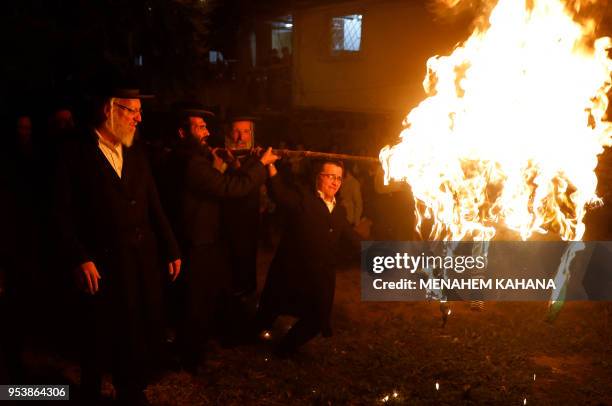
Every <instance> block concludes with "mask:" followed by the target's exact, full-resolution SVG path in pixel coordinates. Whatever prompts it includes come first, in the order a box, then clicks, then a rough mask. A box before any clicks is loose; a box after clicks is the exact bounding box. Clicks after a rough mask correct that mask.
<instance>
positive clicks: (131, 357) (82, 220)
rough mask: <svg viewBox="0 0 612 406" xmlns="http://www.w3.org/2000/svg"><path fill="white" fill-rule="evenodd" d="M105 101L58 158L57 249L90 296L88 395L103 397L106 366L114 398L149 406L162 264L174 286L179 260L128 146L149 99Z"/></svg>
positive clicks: (119, 95) (124, 92)
mask: <svg viewBox="0 0 612 406" xmlns="http://www.w3.org/2000/svg"><path fill="white" fill-rule="evenodd" d="M104 96H105V97H104V98H103V100H101V102H100V104H101V105H100V106H99V111H98V112H99V116H98V119H97V121H96V122H95V123H94V124H95V126H94V129H93V130H91V131H90V132H88V133H86V134H83V135H82V137H81V138H79V139H78V140H74V141H73V142H70V143H68V144H67V145H66V146H65V148H64V150H63V151H62V154H61V157H60V160H59V168H58V176H57V185H56V191H57V196H56V198H57V202H56V206H57V207H56V209H57V220H58V230H59V237H60V238H59V243H60V251H61V253H62V256H63V258H64V260H65V261H66V263H67V264H68V265H69V266H71V267H72V268H74V269H76V275H77V277H78V278H79V281H80V283H81V286H82V287H83V289H84V291H85V292H86V296H85V297H84V303H83V307H82V309H81V310H82V315H81V317H82V320H83V325H82V326H83V327H82V329H83V332H84V336H83V338H82V340H81V344H82V346H83V354H82V355H83V356H82V361H81V368H82V375H81V385H82V391H83V394H84V397H87V398H96V397H99V396H100V385H101V374H102V372H103V367H105V363H106V362H105V361H107V360H110V361H111V362H110V363H111V365H110V368H111V374H112V376H113V384H114V386H115V389H116V393H117V398H118V400H121V401H124V402H125V403H129V404H143V403H144V404H146V403H147V402H146V397H145V396H144V392H143V389H144V388H145V386H146V379H145V376H144V372H145V370H146V369H145V368H146V367H147V365H148V361H150V360H151V358H152V355H154V354H155V352H154V351H156V349H157V345H159V344H160V342H161V332H162V323H161V315H162V314H163V312H162V304H161V291H162V277H163V273H162V270H163V267H164V265H163V263H162V262H165V267H166V272H168V273H169V274H170V277H171V278H172V279H176V277H177V276H178V274H179V272H180V264H181V262H180V259H179V250H178V245H177V243H176V240H175V238H174V235H173V233H172V230H171V229H170V225H169V224H168V221H167V220H166V217H165V215H164V213H163V211H162V208H161V204H160V202H159V197H158V194H157V190H156V187H155V184H154V182H153V177H152V175H151V171H150V169H149V164H148V162H147V160H146V157H145V154H144V153H143V151H142V150H141V149H140V148H139V147H138V145H132V144H133V140H134V135H135V131H136V126H137V125H138V124H139V123H140V122H141V120H142V116H141V103H140V99H141V98H144V97H145V96H143V95H141V94H140V92H139V91H138V90H135V89H113V90H112V91H110V92H108V93H107V94H105V95H104Z"/></svg>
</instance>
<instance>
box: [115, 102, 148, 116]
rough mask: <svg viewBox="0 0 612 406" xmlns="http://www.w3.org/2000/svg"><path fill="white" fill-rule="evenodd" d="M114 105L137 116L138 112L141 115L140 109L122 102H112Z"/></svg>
mask: <svg viewBox="0 0 612 406" xmlns="http://www.w3.org/2000/svg"><path fill="white" fill-rule="evenodd" d="M113 104H114V105H115V106H117V107H120V108H122V109H123V110H125V111H127V112H129V113H131V114H133V115H134V116H137V115H138V114H140V115H142V109H133V108H130V107H128V106H124V105H123V104H119V103H113Z"/></svg>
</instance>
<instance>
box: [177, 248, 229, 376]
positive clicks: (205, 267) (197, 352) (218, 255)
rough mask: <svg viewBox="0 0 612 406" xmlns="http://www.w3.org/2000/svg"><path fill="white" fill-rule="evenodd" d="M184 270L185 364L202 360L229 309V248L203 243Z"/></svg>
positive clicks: (182, 343)
mask: <svg viewBox="0 0 612 406" xmlns="http://www.w3.org/2000/svg"><path fill="white" fill-rule="evenodd" d="M185 265H186V266H185V270H184V275H183V277H184V280H183V282H184V290H183V291H184V315H183V318H182V322H180V323H179V330H178V341H179V348H180V349H181V352H182V357H183V359H184V361H186V362H188V363H193V364H194V365H197V364H198V363H200V362H201V361H202V358H203V356H204V353H205V347H206V342H207V341H208V339H209V338H210V337H211V336H212V335H213V328H214V322H215V320H216V319H218V318H220V317H219V316H220V315H221V314H222V313H223V312H224V310H225V309H226V308H227V303H228V300H229V296H230V284H231V275H230V271H229V266H228V259H227V248H226V246H225V245H224V244H221V243H211V244H201V245H196V246H192V247H191V248H190V249H189V253H188V257H187V261H186V264H185Z"/></svg>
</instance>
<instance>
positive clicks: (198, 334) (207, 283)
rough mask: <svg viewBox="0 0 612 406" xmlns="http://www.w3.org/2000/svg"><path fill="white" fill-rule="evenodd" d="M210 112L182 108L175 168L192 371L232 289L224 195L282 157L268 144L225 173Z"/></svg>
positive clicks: (236, 193) (243, 188) (249, 183)
mask: <svg viewBox="0 0 612 406" xmlns="http://www.w3.org/2000/svg"><path fill="white" fill-rule="evenodd" d="M210 118H211V113H210V112H207V111H205V110H202V109H198V108H186V109H183V110H182V111H181V112H180V118H179V120H180V121H179V125H178V130H177V132H178V136H179V138H180V140H179V145H178V147H177V148H176V151H175V154H174V158H173V159H172V161H173V162H174V163H173V164H172V165H170V167H171V169H170V170H171V171H172V172H173V173H176V176H175V178H176V179H175V180H176V184H177V185H179V189H180V192H177V193H176V195H177V197H178V198H179V199H180V205H179V207H180V210H179V218H178V224H177V226H176V229H177V230H178V231H177V232H178V234H179V236H180V237H179V238H180V241H181V244H182V248H183V250H184V251H185V253H186V256H185V258H186V264H185V265H186V266H185V281H184V282H185V284H186V289H185V295H184V297H185V300H186V303H185V305H186V311H185V313H186V314H185V319H184V321H183V323H182V328H181V329H180V330H179V342H180V343H181V349H182V351H183V354H182V355H183V362H184V366H185V367H186V369H187V371H189V372H192V373H198V372H199V367H200V362H201V360H202V355H203V351H202V348H201V345H202V344H203V343H205V341H206V339H207V338H208V336H209V335H210V330H211V323H212V320H213V316H214V315H215V313H218V312H219V311H220V307H221V305H222V304H223V302H225V301H226V298H227V296H228V293H229V288H230V278H231V276H230V274H229V270H228V265H227V262H228V257H227V249H226V245H225V243H224V242H223V230H222V225H221V216H220V210H221V207H220V206H221V200H222V199H224V198H229V197H240V196H246V195H247V194H248V193H250V192H251V191H252V190H255V189H257V188H258V187H259V186H260V185H262V184H263V183H264V182H265V180H266V170H265V166H267V165H269V164H271V163H273V162H274V161H276V160H277V159H278V157H277V156H276V155H274V154H273V153H272V151H271V149H268V151H266V152H265V153H264V154H263V156H262V157H261V158H258V159H257V162H256V164H254V165H252V166H251V167H250V168H249V169H248V170H245V171H241V172H239V173H231V174H230V173H221V172H220V171H219V170H218V169H216V168H215V166H214V161H215V160H216V159H217V156H216V153H215V150H214V149H211V148H210V147H209V146H208V144H207V138H208V136H209V132H208V129H207V121H208V120H209V119H210Z"/></svg>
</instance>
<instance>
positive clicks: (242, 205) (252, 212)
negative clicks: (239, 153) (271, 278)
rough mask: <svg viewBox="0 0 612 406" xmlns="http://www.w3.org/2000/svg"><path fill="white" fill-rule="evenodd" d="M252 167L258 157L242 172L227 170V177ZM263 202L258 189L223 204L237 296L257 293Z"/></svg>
mask: <svg viewBox="0 0 612 406" xmlns="http://www.w3.org/2000/svg"><path fill="white" fill-rule="evenodd" d="M253 165H257V157H255V156H253V155H251V156H248V157H247V158H246V159H244V160H243V161H242V163H241V166H240V168H238V169H228V173H230V174H231V173H236V172H245V171H248V170H249V168H250V167H251V166H253ZM260 198H261V196H260V188H259V187H257V188H253V190H252V191H251V192H249V194H248V195H246V196H244V197H238V198H229V199H225V200H224V201H223V204H222V208H221V221H222V222H223V225H224V237H225V239H226V241H227V244H228V247H229V252H230V266H231V270H232V280H233V289H234V291H236V292H242V293H250V292H254V291H255V290H256V289H257V246H258V240H259V222H260V212H259V208H260Z"/></svg>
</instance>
